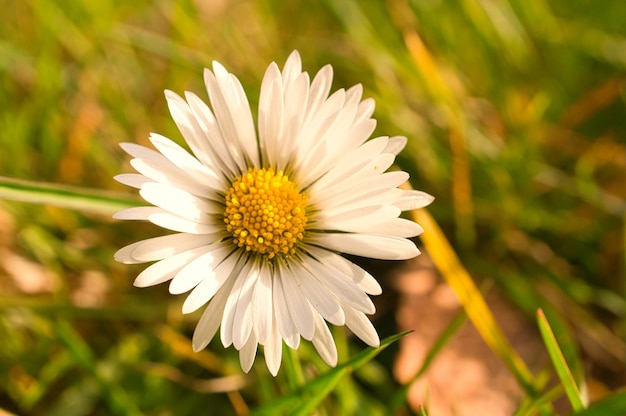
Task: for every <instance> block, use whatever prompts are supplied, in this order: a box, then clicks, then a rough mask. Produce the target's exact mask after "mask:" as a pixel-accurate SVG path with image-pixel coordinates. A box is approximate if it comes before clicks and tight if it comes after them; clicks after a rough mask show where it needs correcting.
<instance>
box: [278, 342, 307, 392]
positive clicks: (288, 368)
mask: <svg viewBox="0 0 626 416" xmlns="http://www.w3.org/2000/svg"><path fill="white" fill-rule="evenodd" d="M283 356H284V357H285V372H286V374H287V383H288V384H289V388H290V389H291V390H294V389H297V388H298V387H301V386H303V385H304V382H305V379H304V372H303V371H302V365H301V363H300V357H298V352H297V351H296V350H293V349H291V348H289V347H288V346H286V345H284V344H283Z"/></svg>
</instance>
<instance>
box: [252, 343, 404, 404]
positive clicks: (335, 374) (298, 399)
mask: <svg viewBox="0 0 626 416" xmlns="http://www.w3.org/2000/svg"><path fill="white" fill-rule="evenodd" d="M409 333H410V331H405V332H402V333H400V334H396V335H392V336H390V337H387V338H385V339H383V340H382V341H381V343H380V347H378V348H367V349H365V350H364V351H362V352H361V353H359V354H357V355H356V356H354V357H352V358H351V359H350V360H348V361H346V362H345V363H343V364H341V365H339V366H337V367H335V368H334V369H332V370H330V371H329V372H328V373H326V374H324V375H322V376H320V377H318V378H316V379H315V380H313V381H310V382H309V383H308V384H306V385H305V386H303V387H302V388H301V389H297V390H295V391H293V392H292V393H290V394H288V395H287V396H285V397H282V398H280V399H279V400H276V401H274V402H272V403H269V404H267V405H265V406H262V407H259V408H256V409H254V410H252V411H251V413H250V414H251V415H257V416H258V415H276V414H280V412H281V411H284V410H285V409H292V410H290V411H289V414H290V415H309V414H311V413H313V411H314V410H315V408H316V407H317V406H318V405H319V404H320V403H321V401H322V400H324V398H325V397H326V396H328V394H329V393H330V392H331V391H333V389H334V388H335V387H336V386H337V384H339V382H340V381H341V379H342V378H343V377H344V376H345V375H347V374H350V373H352V372H354V371H355V370H357V369H358V368H360V367H361V366H363V365H365V364H366V363H367V362H369V361H371V360H372V359H373V358H374V357H376V356H377V355H378V354H379V353H380V352H381V351H383V350H384V349H385V348H387V347H388V346H389V345H391V344H393V343H394V342H396V341H398V340H399V339H400V338H402V337H404V336H406V335H407V334H409ZM303 396H304V397H306V398H305V399H304V400H303V399H302V397H303Z"/></svg>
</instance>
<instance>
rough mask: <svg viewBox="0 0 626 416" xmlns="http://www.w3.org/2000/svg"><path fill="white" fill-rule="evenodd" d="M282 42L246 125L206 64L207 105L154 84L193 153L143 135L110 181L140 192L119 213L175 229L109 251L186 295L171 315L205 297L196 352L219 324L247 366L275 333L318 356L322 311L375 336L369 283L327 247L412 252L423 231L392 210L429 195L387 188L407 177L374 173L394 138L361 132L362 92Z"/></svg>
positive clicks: (366, 337)
mask: <svg viewBox="0 0 626 416" xmlns="http://www.w3.org/2000/svg"><path fill="white" fill-rule="evenodd" d="M301 68H302V63H301V59H300V55H299V54H298V53H297V52H293V53H292V54H291V55H290V56H289V58H288V59H287V62H286V64H285V66H284V68H283V70H282V71H281V70H280V69H279V68H278V66H277V65H276V64H275V63H272V64H270V65H269V67H268V68H267V71H266V72H265V76H264V78H263V82H262V85H261V93H260V100H259V109H258V117H257V126H256V128H255V122H254V119H253V116H252V112H251V110H250V105H249V104H248V99H247V97H246V95H245V93H244V90H243V88H242V86H241V84H240V82H239V81H238V80H237V78H236V77H235V76H234V75H232V74H230V73H229V72H227V71H226V69H225V68H224V67H223V66H222V65H220V64H219V63H217V62H214V63H213V71H210V70H208V69H207V70H205V73H204V79H205V83H206V87H207V91H208V94H209V98H210V102H211V108H209V107H208V106H207V105H206V104H205V103H204V102H203V101H202V100H201V99H200V98H198V97H197V96H196V95H195V94H193V93H190V92H187V93H185V98H182V97H180V96H178V95H177V94H175V93H173V92H171V91H166V92H165V96H166V98H167V102H168V105H169V109H170V112H171V114H172V117H173V119H174V121H175V122H176V124H177V126H178V128H179V130H180V131H181V133H182V135H183V137H184V139H185V141H186V143H187V144H188V146H189V147H190V149H191V151H192V152H193V155H192V154H190V153H189V152H187V151H186V150H184V149H183V148H182V147H180V146H178V145H177V144H175V143H174V142H173V141H171V140H169V139H167V138H165V137H163V136H160V135H158V134H152V135H151V136H150V141H151V143H152V144H153V145H154V147H155V148H156V149H157V150H158V151H154V150H151V149H149V148H146V147H143V146H139V145H136V144H131V143H123V144H122V148H123V149H124V150H125V151H126V152H128V153H129V154H130V155H131V156H132V157H133V159H132V160H131V165H132V166H133V167H134V168H135V169H136V170H137V172H139V173H138V174H122V175H118V176H116V179H117V180H118V181H119V182H121V183H124V184H126V185H129V186H132V187H135V188H138V189H139V193H140V194H141V196H142V197H143V198H144V199H145V200H146V201H147V202H148V203H149V204H151V206H145V207H136V208H130V209H126V210H124V211H120V212H118V213H117V214H116V215H115V217H116V218H119V219H125V220H148V221H150V222H152V223H154V224H156V225H158V226H161V227H163V228H166V229H169V230H172V231H174V232H175V233H172V234H168V235H165V236H161V237H156V238H151V239H148V240H143V241H139V242H137V243H134V244H131V245H129V246H126V247H124V248H122V249H121V250H119V251H118V252H117V253H116V254H115V258H116V260H118V261H120V262H123V263H145V262H153V261H156V263H154V264H152V265H150V266H149V267H147V268H146V269H145V270H143V272H141V273H140V274H139V276H138V277H137V279H136V280H135V283H134V284H135V286H138V287H146V286H151V285H156V284H159V283H163V282H166V281H171V282H170V286H169V290H170V292H171V293H172V294H180V293H185V292H189V291H191V292H190V293H189V295H188V296H187V298H186V300H185V302H184V304H183V313H190V312H193V311H195V310H197V309H199V308H200V307H202V306H203V305H205V304H207V303H208V306H207V307H206V309H205V311H204V313H203V314H202V317H201V318H200V321H199V322H198V325H197V327H196V329H195V332H194V335H193V340H192V345H193V349H194V350H195V351H199V350H201V349H203V348H205V347H206V346H207V344H208V343H209V342H210V341H211V339H212V338H213V337H214V335H215V334H216V332H217V330H218V328H221V329H220V338H221V341H222V343H223V345H224V346H225V347H228V346H230V345H233V346H234V347H235V348H236V349H237V350H239V353H240V361H241V366H242V368H243V369H244V371H246V372H247V371H249V369H250V368H251V366H252V363H253V361H254V357H255V355H256V350H257V347H258V345H259V344H260V345H262V346H263V347H264V354H265V360H266V363H267V366H268V368H269V370H270V372H271V373H272V374H274V375H275V374H276V373H277V372H278V369H279V367H280V362H281V355H282V342H283V341H284V342H285V343H286V344H287V345H288V346H289V347H291V348H294V349H295V348H298V346H299V344H300V340H301V338H304V339H305V340H309V341H312V343H313V345H314V346H315V348H316V349H317V351H318V352H319V353H320V355H321V357H322V358H323V359H324V361H326V362H327V363H328V364H329V365H336V363H337V350H336V347H335V343H334V341H333V338H332V336H331V333H330V331H329V329H328V326H327V322H329V323H331V324H334V325H346V326H347V327H348V328H350V329H351V330H352V331H353V332H354V333H355V334H356V335H357V336H358V337H359V338H361V339H362V340H363V341H365V342H366V343H367V344H369V345H372V346H377V345H378V344H379V338H378V335H377V333H376V330H375V329H374V327H373V326H372V324H371V322H370V321H369V319H368V318H367V315H369V314H372V313H374V311H375V310H374V309H375V308H374V305H373V303H372V301H371V300H370V298H369V296H368V295H377V294H380V293H381V287H380V285H379V284H378V282H377V281H376V280H375V279H374V278H373V277H372V276H371V275H370V274H368V273H367V272H366V271H364V270H362V269H361V268H360V267H358V266H356V265H355V264H353V263H352V262H350V261H349V260H347V259H346V258H344V257H342V256H341V255H340V254H339V253H348V254H354V255H358V256H365V257H371V258H377V259H409V258H412V257H415V256H417V255H418V254H419V251H418V249H417V247H416V246H415V244H414V243H413V242H412V241H410V240H408V239H407V238H408V237H413V236H416V235H419V234H420V233H421V232H422V231H423V230H422V228H421V227H420V226H419V225H417V224H416V223H414V222H412V221H409V220H406V219H403V218H400V217H399V215H400V213H401V211H404V210H408V209H415V208H420V207H424V206H426V205H428V204H429V203H430V202H431V201H432V197H431V196H429V195H427V194H425V193H423V192H419V191H405V190H401V189H398V186H399V185H401V184H402V183H403V182H405V181H406V180H407V179H408V174H406V173H405V172H401V171H392V172H386V170H387V169H388V168H389V167H390V166H391V165H392V163H393V161H394V158H395V156H396V154H397V153H398V152H399V151H400V150H401V149H402V148H403V147H404V145H405V143H406V139H405V138H404V137H377V138H374V139H371V140H368V138H369V137H370V135H371V134H372V132H373V130H374V127H375V125H376V122H375V120H374V119H372V117H371V116H372V113H373V111H374V101H373V100H372V99H362V87H361V86H360V85H356V86H354V87H352V88H350V89H348V90H343V89H340V90H338V91H336V92H334V93H333V94H332V95H329V93H330V87H331V82H332V68H331V67H330V66H328V65H327V66H325V67H323V68H322V69H321V70H320V71H319V72H318V73H317V75H316V76H315V77H314V78H313V80H312V81H311V80H310V78H309V74H308V73H307V72H303V71H302V69H301Z"/></svg>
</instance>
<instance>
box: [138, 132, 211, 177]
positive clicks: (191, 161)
mask: <svg viewBox="0 0 626 416" xmlns="http://www.w3.org/2000/svg"><path fill="white" fill-rule="evenodd" d="M150 141H151V142H152V144H153V145H154V147H156V148H157V149H158V150H159V151H160V152H161V153H162V154H163V155H164V156H165V157H167V158H168V159H169V160H170V161H171V162H172V163H173V164H174V165H176V166H177V167H178V168H179V169H180V170H182V171H183V172H185V173H186V174H187V175H189V176H191V177H192V178H194V179H195V180H196V181H198V182H199V183H201V184H202V185H204V186H206V187H209V188H212V189H219V188H220V187H222V186H223V183H222V181H221V178H220V177H218V176H217V175H216V174H215V172H213V171H211V170H210V169H208V168H207V167H206V166H205V165H203V164H202V163H200V162H199V161H198V159H196V158H195V157H193V156H192V155H190V154H189V153H188V152H187V151H186V150H185V149H183V148H182V147H180V146H179V145H177V144H176V143H174V142H173V141H171V140H170V139H168V138H167V137H164V136H161V135H160V134H155V133H152V134H151V135H150Z"/></svg>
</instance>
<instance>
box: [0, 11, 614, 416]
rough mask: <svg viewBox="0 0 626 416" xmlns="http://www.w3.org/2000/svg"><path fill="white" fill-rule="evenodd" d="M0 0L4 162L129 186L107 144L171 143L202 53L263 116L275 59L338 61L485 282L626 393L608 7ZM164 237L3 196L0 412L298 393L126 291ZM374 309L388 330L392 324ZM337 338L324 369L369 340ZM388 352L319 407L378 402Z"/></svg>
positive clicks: (64, 411)
mask: <svg viewBox="0 0 626 416" xmlns="http://www.w3.org/2000/svg"><path fill="white" fill-rule="evenodd" d="M0 6H1V7H0V10H2V13H3V16H2V21H3V23H2V25H0V34H1V35H0V146H1V150H0V176H6V177H13V178H20V179H28V180H38V181H47V182H55V183H63V184H70V185H76V186H81V187H87V188H93V189H105V190H108V191H113V192H118V193H120V194H125V195H128V196H129V198H133V197H134V195H133V194H132V192H131V191H130V190H128V189H125V188H124V187H123V186H121V185H119V184H117V183H116V182H114V181H113V180H112V177H113V176H114V175H116V174H118V173H121V172H130V171H131V169H130V167H129V165H128V159H127V157H126V156H125V155H124V154H123V152H122V151H121V149H120V148H119V147H118V143H119V142H122V141H132V142H138V143H142V144H147V137H148V134H149V133H150V132H158V133H161V134H164V135H166V136H168V137H171V138H172V139H174V140H176V141H178V142H179V143H180V142H181V136H180V134H179V133H178V132H177V130H176V127H175V125H174V123H173V122H172V120H171V118H170V116H169V113H168V110H167V105H166V102H165V99H164V96H163V90H164V89H166V88H167V89H171V90H173V91H176V92H178V93H182V92H183V91H184V90H192V91H195V92H197V93H198V95H200V96H201V97H204V98H206V93H204V86H203V82H202V69H203V68H204V67H209V66H210V65H211V62H212V60H217V61H219V62H221V63H222V64H224V65H225V66H226V67H227V68H228V69H229V70H230V71H231V72H233V73H235V74H236V75H237V76H238V77H239V79H240V80H241V82H242V84H243V85H244V88H245V89H246V91H247V92H248V96H249V99H250V101H251V104H252V106H253V108H256V103H257V100H258V91H259V87H260V82H261V79H262V76H263V72H264V70H265V68H266V66H267V65H268V63H269V62H271V61H276V62H277V63H278V64H279V65H280V66H282V64H283V63H284V61H285V59H286V57H287V56H288V54H289V53H290V52H291V51H292V50H293V49H298V50H299V51H300V53H301V55H302V58H303V65H304V69H305V70H308V71H309V72H310V73H312V74H313V73H315V72H316V71H317V70H318V69H319V68H321V67H322V66H323V65H325V64H327V63H331V64H332V65H333V67H334V73H335V80H334V84H333V89H337V88H345V87H349V86H351V85H354V84H355V83H361V84H363V87H364V90H365V96H370V97H373V98H375V99H376V102H377V109H376V112H375V117H376V118H377V119H378V128H377V131H376V133H377V134H378V135H387V134H388V135H395V134H403V135H406V136H407V137H408V138H409V144H408V146H407V149H406V150H405V151H404V152H403V153H402V154H401V156H400V158H399V159H398V161H397V163H398V165H399V166H400V167H401V168H403V169H404V170H407V171H408V172H410V173H411V183H412V185H413V187H415V188H416V189H421V190H424V191H426V192H428V193H430V194H432V195H434V196H436V201H435V203H434V204H433V205H432V206H431V207H430V208H429V211H430V213H431V214H432V216H433V217H434V218H435V219H436V220H437V222H438V223H439V224H440V225H441V227H442V228H443V229H444V231H445V233H446V235H447V237H448V239H450V241H451V243H452V245H453V247H454V249H455V251H456V253H457V255H458V256H459V257H460V259H461V260H462V262H463V263H464V264H465V266H466V267H467V269H468V270H469V272H470V273H471V274H472V276H473V277H474V278H475V280H476V282H477V284H478V285H479V286H480V287H492V288H494V290H498V291H500V292H502V293H503V294H504V296H505V297H506V298H507V299H508V301H509V302H510V303H511V304H512V305H514V307H515V308H516V309H518V310H520V311H522V312H523V313H524V314H525V315H526V316H527V317H528V320H529V322H531V323H532V322H534V318H533V316H534V314H535V311H536V309H537V308H538V307H542V308H544V310H545V311H546V314H547V315H548V317H549V318H550V320H551V323H552V325H553V328H554V330H555V332H557V333H558V334H559V338H558V340H559V343H561V344H562V345H561V347H562V348H563V350H564V354H565V355H566V358H567V359H568V362H569V363H570V365H571V367H572V369H573V371H574V372H575V373H576V374H575V375H576V377H579V378H581V379H582V378H583V377H584V378H585V379H586V380H587V382H588V383H589V385H593V386H595V387H594V389H593V393H594V397H595V398H599V397H601V396H603V395H606V394H610V393H611V392H616V391H618V390H619V389H623V388H624V386H626V370H625V366H626V349H625V344H624V336H625V335H626V326H625V320H624V312H625V309H624V295H625V293H626V286H625V276H624V275H625V266H626V256H625V254H624V242H625V240H626V237H625V230H626V227H625V215H626V214H625V213H626V139H625V138H626V105H625V102H626V2H624V1H623V0H605V1H602V2H595V1H590V0H552V1H547V0H532V1H523V0H457V1H454V0H413V1H411V0H388V1H382V0H381V1H356V0H326V1H298V0H294V1H288V2H286V1H285V2H281V1H276V0H271V1H259V2H256V1H251V0H250V1H244V0H207V1H203V0H196V1H192V0H183V1H173V0H157V1H153V2H148V1H134V2H126V1H115V0H94V1H84V2H83V1H52V0H26V1H9V0H0ZM426 232H427V233H428V229H427V230H426ZM158 234H159V230H158V229H157V227H153V226H150V225H145V224H140V223H132V224H131V223H119V222H114V221H112V220H111V219H110V218H109V217H108V216H104V215H100V214H93V213H88V212H87V213H81V212H75V211H71V210H67V209H62V208H55V207H51V206H40V205H31V204H26V203H20V202H12V201H0V339H1V342H0V409H5V410H6V411H8V412H12V413H16V414H46V415H63V416H70V415H108V414H154V415H193V414H199V409H206V408H207V407H206V406H210V409H211V411H213V412H214V413H210V414H246V412H247V409H248V408H254V407H255V406H257V405H259V404H263V403H268V402H271V401H272V400H275V399H276V398H277V397H280V396H281V394H284V393H285V392H286V391H288V390H289V389H290V388H291V387H293V386H289V383H288V381H287V379H286V378H285V376H284V371H283V370H281V374H279V377H278V378H277V379H273V378H271V377H270V376H269V375H268V373H267V370H266V369H265V367H264V363H263V360H262V359H260V360H257V363H256V364H255V367H254V368H253V370H252V372H251V373H250V375H249V376H243V375H241V372H240V370H239V369H238V362H237V355H236V354H235V353H234V352H233V350H232V349H229V350H224V349H223V348H222V347H221V345H219V342H217V343H216V342H213V343H212V344H211V346H210V347H209V349H208V350H206V351H203V352H202V353H199V354H194V353H192V352H191V347H190V341H189V338H190V335H191V333H192V331H193V327H194V324H195V322H196V320H197V318H198V315H197V314H194V315H192V316H185V317H182V316H181V313H180V306H181V303H182V300H183V299H182V297H171V296H169V295H167V293H166V292H167V289H166V287H164V286H163V287H156V288H151V289H143V290H139V289H135V288H133V287H132V280H133V279H134V276H135V275H136V274H137V273H138V271H139V270H141V267H134V266H133V267H131V266H123V265H119V264H115V262H114V261H113V260H112V255H113V253H114V252H115V250H117V248H119V247H121V246H123V245H125V244H128V243H130V242H133V241H136V240H138V239H143V238H147V237H149V236H154V235H158ZM419 244H421V243H420V242H419V241H418V245H419ZM386 267H389V265H388V264H387V263H383V264H381V265H378V266H377V267H376V268H377V270H379V272H380V273H381V274H384V272H385V270H384V269H385V268H386ZM381 302H382V303H384V302H385V299H383V300H382V301H381ZM389 302H391V303H389V304H388V305H387V306H386V307H385V306H384V305H383V308H382V309H387V310H389V309H390V308H391V309H393V301H391V300H390V301H389ZM379 309H380V306H379ZM391 317H393V314H391ZM379 322H384V325H387V326H386V327H384V328H380V327H379V330H380V332H381V333H382V334H384V335H388V334H391V333H394V332H397V331H396V330H395V326H394V324H393V322H391V323H390V322H389V321H388V319H387V320H384V319H382V318H381V319H380V320H379ZM375 325H376V326H377V327H378V324H377V323H376V321H375ZM341 333H342V332H340V331H337V332H336V333H335V334H336V336H337V337H338V343H339V344H340V345H339V348H340V354H341V355H340V356H341V357H342V358H340V361H342V360H345V359H346V358H347V357H348V356H349V355H352V354H353V353H355V352H358V351H360V350H361V349H362V348H363V346H362V345H361V344H359V343H357V342H356V341H353V340H352V339H351V338H341V337H340V336H338V335H339V334H341ZM513 347H514V348H515V347H516V346H515V345H513ZM300 356H301V359H302V361H303V363H305V365H307V366H310V367H311V368H312V369H313V370H311V371H312V372H313V374H315V373H316V371H319V372H325V371H327V368H326V367H325V366H324V365H323V364H322V363H321V362H320V360H319V359H318V358H316V357H315V355H314V354H313V353H312V350H311V349H310V348H309V347H308V346H304V347H303V348H301V350H300ZM391 360H393V355H392V354H389V355H388V356H386V358H385V357H382V358H380V360H378V361H375V362H372V363H370V364H369V365H368V366H367V367H366V369H365V370H363V371H362V372H361V373H357V374H355V375H354V376H353V378H351V380H352V381H351V382H350V383H348V384H346V385H344V387H343V388H341V389H338V390H337V391H335V392H334V393H333V395H331V397H329V398H328V399H327V400H326V401H325V402H324V404H323V406H322V407H321V408H320V414H342V415H347V414H387V412H388V411H389V410H388V409H387V408H386V406H387V405H388V403H387V400H388V398H389V394H390V392H393V391H394V389H395V387H397V384H396V383H397V381H395V380H394V378H393V374H392V371H391V364H390V362H391ZM546 371H547V370H546ZM583 374H584V376H583ZM346 386H348V387H346ZM561 395H562V392H561ZM363 403H366V404H367V406H368V407H367V409H369V410H368V413H363V410H362V409H363V407H362V405H363ZM460 407H461V408H462V405H461V406H460ZM359 408H361V410H359ZM413 411H416V410H415V409H414V410H413ZM1 412H2V410H0V413H1ZM400 412H405V413H408V412H411V410H409V409H408V408H405V409H401V410H400Z"/></svg>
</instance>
